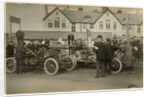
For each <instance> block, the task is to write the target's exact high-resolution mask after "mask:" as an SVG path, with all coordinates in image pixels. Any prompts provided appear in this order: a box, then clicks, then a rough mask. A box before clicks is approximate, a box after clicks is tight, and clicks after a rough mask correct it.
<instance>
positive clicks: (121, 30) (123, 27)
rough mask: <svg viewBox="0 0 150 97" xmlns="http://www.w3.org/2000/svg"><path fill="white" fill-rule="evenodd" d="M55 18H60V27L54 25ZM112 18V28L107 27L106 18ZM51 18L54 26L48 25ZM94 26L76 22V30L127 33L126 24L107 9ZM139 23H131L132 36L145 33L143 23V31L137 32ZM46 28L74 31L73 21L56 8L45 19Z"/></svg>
mask: <svg viewBox="0 0 150 97" xmlns="http://www.w3.org/2000/svg"><path fill="white" fill-rule="evenodd" d="M55 18H59V19H60V27H59V28H55V27H54V20H55ZM107 19H109V20H110V29H106V20H107ZM49 20H53V27H52V28H49V27H48V22H49ZM63 20H65V24H66V27H65V28H63V27H62V21H63ZM100 22H103V29H100V27H99V24H100ZM114 22H116V29H114V28H113V23H114ZM93 26H94V27H93V28H90V24H83V23H82V24H81V23H75V32H87V29H89V30H90V31H91V32H105V33H107V32H111V33H112V35H117V36H122V35H126V25H122V24H120V22H119V21H118V20H117V19H116V17H115V16H113V14H112V13H111V12H110V11H107V12H106V13H105V14H104V15H103V16H102V17H100V18H99V20H97V21H96V22H95V24H93ZM137 28H138V25H130V30H129V31H130V36H135V35H136V36H142V35H143V25H140V29H141V32H140V33H138V32H137ZM44 29H45V31H66V32H72V23H71V22H70V21H69V20H68V18H66V17H65V16H64V15H63V14H62V13H61V12H60V11H59V10H56V11H55V12H53V13H52V14H51V15H50V16H49V17H48V18H47V19H46V20H44Z"/></svg>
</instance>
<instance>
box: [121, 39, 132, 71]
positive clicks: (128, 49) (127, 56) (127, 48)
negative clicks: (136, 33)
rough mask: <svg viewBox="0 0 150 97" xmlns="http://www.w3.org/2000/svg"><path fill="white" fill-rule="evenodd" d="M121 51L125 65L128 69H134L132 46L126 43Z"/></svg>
mask: <svg viewBox="0 0 150 97" xmlns="http://www.w3.org/2000/svg"><path fill="white" fill-rule="evenodd" d="M121 49H122V52H123V53H124V55H123V58H122V62H123V64H125V65H126V67H127V68H129V69H132V67H133V55H132V46H131V45H130V44H129V43H128V42H127V41H125V42H124V45H123V46H122V47H121Z"/></svg>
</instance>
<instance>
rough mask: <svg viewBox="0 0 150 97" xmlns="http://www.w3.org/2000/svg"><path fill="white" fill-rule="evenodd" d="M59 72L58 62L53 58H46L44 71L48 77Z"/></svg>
mask: <svg viewBox="0 0 150 97" xmlns="http://www.w3.org/2000/svg"><path fill="white" fill-rule="evenodd" d="M58 70H59V65H58V62H57V61H56V60H55V59H53V58H48V59H46V60H45V62H44V71H45V72H46V73H47V74H48V75H51V76H53V75H56V74H57V72H58Z"/></svg>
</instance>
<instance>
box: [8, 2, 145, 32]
mask: <svg viewBox="0 0 150 97" xmlns="http://www.w3.org/2000/svg"><path fill="white" fill-rule="evenodd" d="M56 6H57V7H59V8H60V9H63V8H66V5H50V4H49V5H48V12H51V11H52V10H53V9H54V8H55V7H56ZM68 6H69V10H78V8H79V7H82V8H83V10H84V11H93V10H97V11H100V12H101V10H102V7H99V6H81V5H77V6H71V5H68ZM44 8H45V7H44V5H43V4H29V3H28V4H25V3H6V4H5V32H7V33H8V32H10V21H9V16H10V15H11V16H15V17H19V18H20V19H21V30H30V31H43V30H44V22H43V20H42V19H43V18H44V16H45V9H44ZM109 8H110V9H111V10H112V11H113V12H117V11H118V10H122V12H123V13H137V12H138V13H141V14H142V13H143V10H142V9H139V8H138V9H137V8H111V7H109ZM18 29H19V25H18V24H15V23H12V32H16V31H17V30H18Z"/></svg>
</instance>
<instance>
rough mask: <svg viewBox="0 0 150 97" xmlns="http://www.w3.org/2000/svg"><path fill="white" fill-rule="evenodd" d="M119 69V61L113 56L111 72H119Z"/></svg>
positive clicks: (120, 64) (120, 66) (120, 65)
mask: <svg viewBox="0 0 150 97" xmlns="http://www.w3.org/2000/svg"><path fill="white" fill-rule="evenodd" d="M121 70H122V63H121V61H120V60H119V59H117V58H113V60H112V68H111V72H112V73H119V72H120V71H121Z"/></svg>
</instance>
